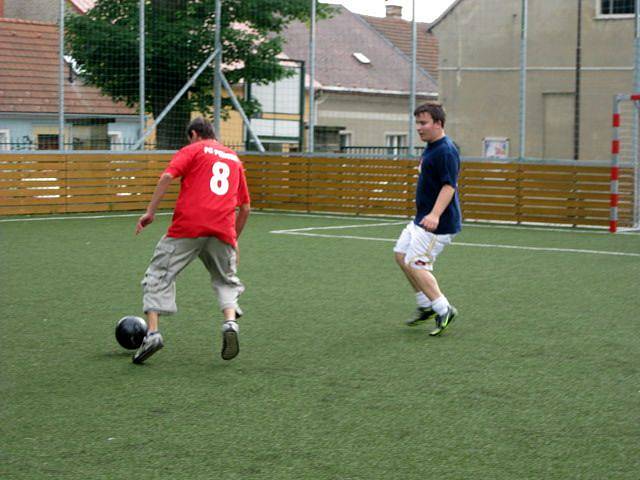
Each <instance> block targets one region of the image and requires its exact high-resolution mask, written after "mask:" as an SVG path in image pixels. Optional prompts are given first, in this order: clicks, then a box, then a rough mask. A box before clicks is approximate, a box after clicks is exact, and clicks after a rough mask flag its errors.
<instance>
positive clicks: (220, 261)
mask: <svg viewBox="0 0 640 480" xmlns="http://www.w3.org/2000/svg"><path fill="white" fill-rule="evenodd" d="M236 258H237V257H236V251H235V249H234V248H233V247H232V246H231V245H228V244H226V243H224V242H221V241H220V240H218V239H217V238H215V237H211V238H210V239H209V240H208V241H207V243H206V246H205V248H203V249H202V251H201V252H200V260H202V263H204V265H205V267H206V268H207V270H208V271H209V275H210V277H211V285H212V287H213V290H214V291H215V293H216V297H217V298H218V303H219V305H220V310H222V314H223V317H224V322H223V324H222V351H221V352H220V356H221V357H222V359H223V360H232V359H234V358H235V357H237V356H238V353H240V342H239V339H238V334H239V332H240V326H239V325H238V323H237V319H238V318H240V317H241V316H242V312H241V311H240V307H239V306H238V297H239V296H240V294H241V293H242V292H243V291H244V285H243V284H242V282H240V279H239V278H238V276H237V262H236Z"/></svg>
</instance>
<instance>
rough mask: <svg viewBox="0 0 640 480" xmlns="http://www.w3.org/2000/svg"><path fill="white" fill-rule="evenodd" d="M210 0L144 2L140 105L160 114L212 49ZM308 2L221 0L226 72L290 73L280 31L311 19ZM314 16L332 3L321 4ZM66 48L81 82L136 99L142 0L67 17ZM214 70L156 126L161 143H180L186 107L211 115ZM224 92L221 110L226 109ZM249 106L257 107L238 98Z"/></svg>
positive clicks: (255, 79) (110, 0)
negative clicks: (142, 94)
mask: <svg viewBox="0 0 640 480" xmlns="http://www.w3.org/2000/svg"><path fill="white" fill-rule="evenodd" d="M215 3H216V2H215V1H214V0H146V5H145V20H146V21H145V30H146V34H145V62H146V68H145V77H146V79H145V101H146V105H145V111H147V112H150V113H152V114H153V115H154V117H157V116H158V115H159V114H160V113H161V112H162V110H163V109H164V108H165V106H166V105H167V104H168V103H169V102H170V100H171V99H172V98H173V97H174V95H175V94H176V93H177V92H178V91H179V90H180V89H181V88H182V86H183V85H184V84H185V83H186V82H187V80H188V79H189V78H190V77H191V76H192V75H193V73H194V72H195V71H196V70H197V69H198V67H199V66H200V65H201V64H202V62H203V61H204V60H205V59H206V58H207V57H208V56H209V55H210V54H211V53H212V52H213V51H214V46H215V23H216V22H215ZM310 11H311V4H310V2H309V0H223V1H222V15H221V25H222V29H221V38H222V44H223V61H224V64H225V66H226V68H225V72H224V73H225V76H226V77H227V79H228V80H229V82H230V83H231V84H232V85H233V84H236V83H238V82H240V81H248V82H251V83H258V84H266V83H269V82H273V81H276V80H278V79H281V78H283V77H285V76H286V75H287V74H288V72H287V71H286V69H285V68H283V67H282V66H281V65H280V62H279V60H278V58H277V56H278V54H280V53H281V52H282V38H281V37H280V36H279V34H280V33H281V32H282V30H283V29H284V28H285V26H286V25H287V24H288V23H290V22H291V21H293V20H301V21H306V20H308V19H309V16H310ZM317 12H318V16H319V18H322V17H326V16H328V15H330V14H331V12H332V8H331V7H330V6H328V5H326V4H318V5H317ZM65 22H66V26H67V29H66V41H67V47H66V48H67V49H68V52H69V53H70V54H71V55H72V56H73V58H74V59H75V61H76V62H77V65H78V67H79V71H80V72H81V76H82V78H83V80H84V81H85V82H87V83H89V84H91V85H95V86H96V87H98V88H99V89H100V90H101V91H102V92H103V93H105V94H106V95H108V96H110V97H111V98H113V99H114V100H116V101H121V102H124V103H126V104H127V105H128V106H130V107H136V106H137V105H138V103H139V99H140V98H139V93H138V85H139V83H138V82H139V62H138V55H137V52H138V50H139V0H98V1H97V2H96V5H95V7H94V8H92V9H91V10H89V12H88V13H87V14H86V15H70V16H69V17H67V19H66V21H65ZM213 101H214V99H213V68H209V69H208V70H207V71H206V72H205V73H203V74H202V75H201V76H200V77H199V78H198V80H197V81H196V82H195V83H194V85H193V86H192V87H191V88H190V89H189V91H188V93H187V94H185V95H184V96H183V97H182V99H181V100H180V101H179V102H178V103H177V104H176V106H175V107H174V109H173V110H172V111H171V113H170V114H169V115H168V116H167V117H165V120H164V121H163V122H162V123H161V124H160V126H159V127H158V130H157V142H158V148H168V149H174V148H178V147H180V146H181V145H182V144H183V143H184V134H183V132H184V126H185V124H186V123H187V122H188V120H189V116H190V114H191V112H194V111H195V112H201V113H203V114H211V113H212V107H213ZM230 107H231V104H230V101H229V99H227V98H223V108H224V109H226V108H230ZM243 107H244V108H246V109H247V110H248V111H249V112H252V111H255V110H256V109H257V108H259V106H257V105H255V104H250V103H248V102H246V101H243Z"/></svg>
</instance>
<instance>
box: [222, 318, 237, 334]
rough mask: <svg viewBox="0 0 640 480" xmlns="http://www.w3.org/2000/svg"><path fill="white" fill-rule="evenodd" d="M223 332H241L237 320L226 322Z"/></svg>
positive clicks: (223, 325)
mask: <svg viewBox="0 0 640 480" xmlns="http://www.w3.org/2000/svg"><path fill="white" fill-rule="evenodd" d="M222 330H224V331H227V330H233V331H234V332H236V333H238V332H239V331H240V326H239V325H238V324H237V323H236V321H235V320H225V322H224V323H223V324H222Z"/></svg>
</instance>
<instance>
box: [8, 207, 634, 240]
mask: <svg viewBox="0 0 640 480" xmlns="http://www.w3.org/2000/svg"><path fill="white" fill-rule="evenodd" d="M172 214H173V212H161V213H157V214H156V216H163V215H172ZM140 215H142V212H139V213H121V214H115V215H113V214H109V215H70V216H64V217H36V218H0V223H12V222H43V221H53V220H100V219H109V218H118V217H123V218H125V217H139V216H140ZM251 215H275V216H287V217H303V218H328V219H332V218H333V219H336V220H350V221H359V222H370V221H372V220H377V219H376V218H375V217H347V216H337V215H313V214H308V213H288V212H251ZM379 220H380V221H383V222H386V223H385V225H401V224H403V223H409V221H410V219H408V218H407V219H405V220H403V221H402V222H398V221H396V220H382V219H379ZM464 226H465V228H469V227H471V228H501V229H512V230H540V231H545V232H563V233H590V234H598V235H610V233H609V232H608V231H605V230H596V229H592V230H591V229H587V230H573V229H571V228H569V227H567V228H561V227H560V228H553V227H544V226H540V227H535V226H526V225H502V224H498V223H496V224H480V223H475V222H471V223H465V224H464ZM322 228H338V227H322ZM344 228H347V227H344ZM278 233H280V232H278ZM282 233H284V231H283V232H282ZM639 234H640V232H639V231H638V230H632V229H627V230H619V231H618V232H617V233H616V235H639Z"/></svg>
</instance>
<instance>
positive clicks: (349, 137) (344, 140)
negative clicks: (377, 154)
mask: <svg viewBox="0 0 640 480" xmlns="http://www.w3.org/2000/svg"><path fill="white" fill-rule="evenodd" d="M352 145H353V134H352V133H351V132H349V131H347V130H341V131H340V151H344V150H346V149H347V148H349V147H351V146H352Z"/></svg>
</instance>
